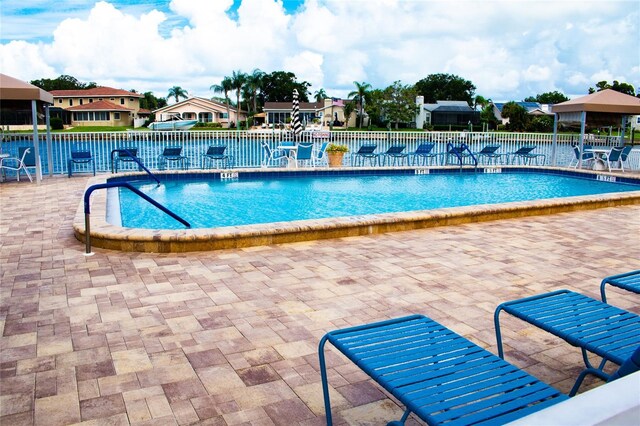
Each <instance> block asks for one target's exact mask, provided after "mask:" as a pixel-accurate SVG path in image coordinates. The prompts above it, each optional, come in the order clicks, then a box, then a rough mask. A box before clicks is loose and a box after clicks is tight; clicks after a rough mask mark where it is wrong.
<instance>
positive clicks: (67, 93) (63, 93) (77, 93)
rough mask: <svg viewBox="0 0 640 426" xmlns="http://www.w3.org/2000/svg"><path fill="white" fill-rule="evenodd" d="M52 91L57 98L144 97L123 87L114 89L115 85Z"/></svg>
mask: <svg viewBox="0 0 640 426" xmlns="http://www.w3.org/2000/svg"><path fill="white" fill-rule="evenodd" d="M49 93H51V94H52V95H53V96H54V97H57V98H65V97H76V98H77V97H88V96H127V97H132V98H142V97H144V96H143V95H141V94H140V93H134V92H129V91H128V90H122V89H114V88H113V87H106V86H100V87H94V88H93V89H82V90H51V91H50V92H49Z"/></svg>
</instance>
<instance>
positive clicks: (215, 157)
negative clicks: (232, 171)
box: [202, 145, 231, 169]
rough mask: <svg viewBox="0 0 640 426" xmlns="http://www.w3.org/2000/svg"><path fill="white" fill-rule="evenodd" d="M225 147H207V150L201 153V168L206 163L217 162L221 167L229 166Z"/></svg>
mask: <svg viewBox="0 0 640 426" xmlns="http://www.w3.org/2000/svg"><path fill="white" fill-rule="evenodd" d="M226 149H227V147H226V146H224V145H211V146H209V148H207V152H205V153H204V154H202V168H203V169H204V168H205V165H206V164H207V163H208V164H209V165H216V164H217V163H218V162H220V164H221V165H222V167H223V168H228V167H230V163H231V160H230V158H229V156H228V155H227V154H225V153H224V152H225V151H226Z"/></svg>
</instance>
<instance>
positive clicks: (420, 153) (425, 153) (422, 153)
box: [409, 143, 438, 166]
mask: <svg viewBox="0 0 640 426" xmlns="http://www.w3.org/2000/svg"><path fill="white" fill-rule="evenodd" d="M434 146H435V144H433V143H421V144H420V145H418V148H416V150H415V151H414V152H412V153H411V154H409V155H411V156H412V158H413V161H412V163H411V164H413V165H415V164H416V159H418V158H421V159H422V160H423V161H422V162H423V165H425V166H426V165H427V161H428V162H429V164H431V162H432V160H433V159H435V158H437V156H438V154H436V153H434V152H432V151H433V147H434Z"/></svg>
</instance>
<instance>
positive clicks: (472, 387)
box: [318, 315, 568, 426]
mask: <svg viewBox="0 0 640 426" xmlns="http://www.w3.org/2000/svg"><path fill="white" fill-rule="evenodd" d="M327 341H329V342H331V344H332V345H333V346H334V347H335V348H336V349H338V350H339V351H340V352H342V353H343V354H344V355H345V356H346V357H347V358H349V359H350V360H351V361H353V362H354V363H355V364H356V365H357V366H358V367H360V368H361V369H362V370H363V371H364V372H365V373H367V374H368V375H369V376H370V377H371V378H372V379H373V380H375V381H376V382H377V383H378V384H379V385H380V386H382V387H383V388H384V389H385V390H386V391H387V392H389V393H390V394H392V395H393V396H394V397H395V398H396V399H397V400H398V401H400V402H401V403H402V404H404V406H405V407H406V411H405V413H404V415H403V417H402V419H401V420H400V421H399V422H392V423H389V424H390V425H391V424H395V425H402V424H404V422H405V421H406V419H407V418H408V417H409V414H411V413H412V412H413V413H415V414H416V415H417V416H418V417H419V418H420V419H422V420H424V421H426V422H427V423H428V424H430V425H439V424H447V425H451V426H453V425H468V424H476V423H482V422H488V423H490V424H503V423H508V422H510V421H512V420H515V419H518V418H520V417H524V416H526V415H528V414H531V413H534V412H536V411H539V410H541V409H543V408H546V407H549V406H551V405H554V404H556V403H558V402H561V401H564V400H566V399H568V398H567V396H566V395H563V394H562V393H560V392H559V391H557V390H556V389H554V388H552V387H551V386H549V385H547V384H544V383H542V382H541V381H539V380H538V379H536V378H535V377H533V376H531V375H529V374H528V373H526V372H524V371H522V370H521V369H519V368H518V367H515V366H513V365H511V364H509V363H508V362H506V361H504V360H502V359H500V358H498V357H497V356H495V355H494V354H492V353H491V352H489V351H487V350H485V349H482V348H481V347H479V346H477V345H476V344H475V343H473V342H471V341H469V340H467V339H465V338H464V337H462V336H460V335H458V334H456V333H454V332H453V331H451V330H449V329H448V328H446V327H444V326H443V325H440V324H439V323H437V322H435V321H433V320H431V319H429V318H427V317H425V316H422V315H412V316H408V317H404V318H397V319H393V320H388V321H382V322H377V323H373V324H367V325H362V326H357V327H351V328H345V329H342V330H335V331H331V332H329V333H327V334H326V335H325V336H324V337H323V338H322V339H321V340H320V345H319V351H318V352H319V358H320V375H321V378H322V389H323V393H324V405H325V413H326V420H327V425H331V424H332V416H331V403H330V400H329V384H328V381H327V369H326V362H325V357H324V346H325V343H326V342H327Z"/></svg>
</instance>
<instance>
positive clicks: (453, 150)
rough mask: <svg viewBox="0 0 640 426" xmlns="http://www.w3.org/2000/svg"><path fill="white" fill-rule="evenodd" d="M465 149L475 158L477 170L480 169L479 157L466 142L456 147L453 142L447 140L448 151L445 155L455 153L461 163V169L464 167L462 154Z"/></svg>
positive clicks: (474, 163)
mask: <svg viewBox="0 0 640 426" xmlns="http://www.w3.org/2000/svg"><path fill="white" fill-rule="evenodd" d="M464 151H467V152H468V153H469V156H470V157H471V159H472V160H473V165H474V168H475V169H476V170H477V169H478V159H477V158H476V156H475V155H474V154H473V152H472V151H471V150H470V149H469V146H468V145H467V144H466V143H461V144H460V147H455V146H454V145H453V144H452V143H451V142H447V152H446V154H445V155H450V154H453V155H455V156H456V158H457V159H458V162H459V163H460V169H462V164H463V159H462V156H461V155H460V154H461V153H462V152H464Z"/></svg>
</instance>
